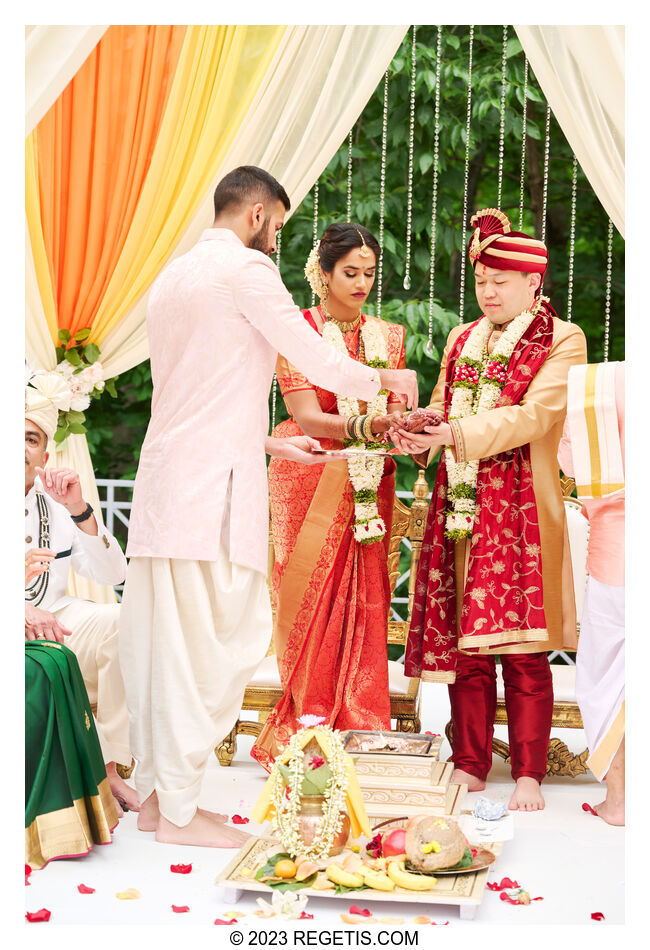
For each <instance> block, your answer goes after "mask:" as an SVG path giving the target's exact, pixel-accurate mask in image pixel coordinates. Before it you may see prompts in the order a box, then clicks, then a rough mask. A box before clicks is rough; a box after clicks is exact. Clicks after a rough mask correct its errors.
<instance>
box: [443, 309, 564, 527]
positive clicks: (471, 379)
mask: <svg viewBox="0 0 650 950" xmlns="http://www.w3.org/2000/svg"><path fill="white" fill-rule="evenodd" d="M547 300H548V297H539V299H538V300H537V301H536V302H535V304H534V305H533V307H532V308H531V309H530V310H524V311H523V313H520V314H519V316H518V317H515V318H514V320H512V321H511V322H510V323H509V324H508V326H507V328H506V329H505V330H504V332H503V334H502V336H501V337H500V338H499V341H498V343H497V344H496V346H495V347H494V349H493V350H492V353H491V354H490V355H489V356H488V352H487V342H488V338H489V336H490V333H491V332H492V330H494V326H493V324H492V323H491V322H490V320H488V318H487V317H485V316H484V317H482V318H481V319H480V320H479V322H478V323H477V324H476V326H475V327H474V329H473V330H472V332H471V333H470V335H469V337H468V338H467V340H466V341H465V345H464V346H463V349H462V352H461V354H460V356H459V357H458V360H457V362H456V367H455V370H454V380H453V383H452V397H451V407H450V410H449V419H450V420H451V419H464V418H466V417H468V416H472V415H476V414H477V413H479V412H488V411H489V410H490V409H494V407H495V406H496V404H497V402H498V400H499V396H500V395H501V390H502V389H503V387H504V386H505V384H506V381H507V378H508V373H507V369H508V364H509V362H510V357H511V356H512V354H513V352H514V350H515V347H516V346H517V343H519V340H520V339H521V338H522V336H523V335H524V333H525V332H526V330H527V329H528V327H529V326H530V324H531V323H532V322H533V320H534V319H535V317H536V316H537V313H538V311H539V308H540V306H541V304H542V302H545V301H547ZM445 464H446V466H447V477H448V480H449V490H448V500H449V501H450V502H451V503H452V504H453V507H452V508H451V510H450V511H448V512H447V520H446V524H445V534H446V536H447V537H448V538H453V540H454V541H459V540H460V539H461V538H468V537H470V536H471V534H472V530H473V528H474V520H475V517H476V483H477V479H478V469H479V464H480V459H474V460H473V461H471V462H456V460H455V459H454V454H453V452H452V450H451V448H450V447H449V446H447V448H446V449H445Z"/></svg>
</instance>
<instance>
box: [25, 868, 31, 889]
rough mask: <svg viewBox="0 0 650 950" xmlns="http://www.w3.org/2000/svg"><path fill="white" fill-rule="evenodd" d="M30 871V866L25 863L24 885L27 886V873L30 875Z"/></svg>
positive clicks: (28, 883)
mask: <svg viewBox="0 0 650 950" xmlns="http://www.w3.org/2000/svg"><path fill="white" fill-rule="evenodd" d="M31 873H32V869H31V868H30V866H29V864H26V865H25V886H26V887H29V886H30V880H29V875H30V874H31Z"/></svg>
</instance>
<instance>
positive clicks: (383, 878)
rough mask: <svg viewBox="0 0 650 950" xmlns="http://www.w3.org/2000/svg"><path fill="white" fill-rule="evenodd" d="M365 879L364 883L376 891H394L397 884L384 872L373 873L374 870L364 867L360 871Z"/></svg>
mask: <svg viewBox="0 0 650 950" xmlns="http://www.w3.org/2000/svg"><path fill="white" fill-rule="evenodd" d="M359 873H360V874H361V876H362V877H363V883H364V884H365V885H366V886H367V887H372V888H373V889H374V890H376V891H394V890H395V882H394V881H391V879H390V878H389V877H388V875H387V874H384V873H383V872H382V871H373V869H372V868H369V867H365V866H364V867H362V868H361V870H360V871H359Z"/></svg>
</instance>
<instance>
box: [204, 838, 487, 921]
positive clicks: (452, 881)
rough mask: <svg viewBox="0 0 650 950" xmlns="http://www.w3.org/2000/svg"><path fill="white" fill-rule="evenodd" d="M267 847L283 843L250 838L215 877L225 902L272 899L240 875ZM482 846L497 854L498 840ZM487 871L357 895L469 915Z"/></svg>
mask: <svg viewBox="0 0 650 950" xmlns="http://www.w3.org/2000/svg"><path fill="white" fill-rule="evenodd" d="M269 849H271V853H273V849H277V850H278V851H281V850H282V845H281V844H280V842H279V841H278V840H277V839H276V838H272V837H264V836H263V837H260V838H253V839H251V840H250V841H247V842H246V844H244V845H242V847H241V849H240V851H239V853H238V854H237V855H236V856H235V857H234V858H233V860H232V861H231V862H230V864H229V865H228V867H227V868H225V870H224V871H222V872H221V874H220V875H219V877H218V878H217V882H216V883H217V884H218V886H219V887H223V888H224V892H225V894H224V900H225V902H226V903H231V904H234V903H236V902H237V901H238V900H239V899H240V898H241V897H242V895H243V894H244V893H252V894H255V895H256V896H257V895H259V896H262V897H265V898H266V899H267V900H270V899H271V897H272V895H273V888H271V887H268V886H267V885H266V884H261V883H260V882H259V881H256V880H255V879H254V878H250V877H241V876H240V873H241V871H242V869H243V868H249V869H250V870H251V871H253V873H254V871H255V869H256V868H257V867H259V865H260V864H261V863H262V862H263V861H264V860H265V859H266V857H267V856H268V854H269ZM485 849H486V850H489V851H492V853H493V854H495V855H497V854H499V853H500V851H501V842H492V843H490V844H489V845H485ZM487 875H488V868H487V867H486V868H483V870H481V871H472V872H471V873H469V874H467V873H466V874H449V875H446V876H441V877H440V878H439V879H438V884H437V885H436V887H434V888H433V889H432V890H430V891H409V890H406V889H405V888H402V887H396V888H395V890H394V891H375V890H371V889H368V890H363V891H359V896H358V899H359V900H360V901H362V903H364V904H365V903H366V902H367V901H381V902H382V903H386V904H428V905H431V904H451V905H454V906H457V907H459V909H460V916H461V918H462V919H472V918H473V917H474V914H475V913H476V908H477V907H478V906H479V904H480V903H481V900H482V899H483V894H484V892H485V882H486V881H487ZM298 893H299V894H306V895H307V896H308V897H319V898H323V899H325V900H333V901H341V900H342V901H344V902H345V903H349V902H350V901H351V900H352V901H354V900H356V899H357V898H356V895H355V892H354V891H348V892H347V893H345V894H334V893H333V892H332V891H315V890H312V888H310V887H305V888H303V889H302V890H300V891H298Z"/></svg>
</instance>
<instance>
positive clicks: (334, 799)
mask: <svg viewBox="0 0 650 950" xmlns="http://www.w3.org/2000/svg"><path fill="white" fill-rule="evenodd" d="M318 722H319V725H318V731H319V732H322V733H324V734H326V735H327V736H328V738H329V741H330V749H331V752H330V754H329V756H328V760H327V763H325V761H324V760H319V761H320V762H321V763H322V764H319V765H318V766H317V767H316V768H314V769H312V774H310V773H309V772H305V769H304V758H305V753H304V751H303V749H302V748H301V747H300V742H301V736H302V730H301V731H299V732H297V733H295V734H294V735H293V736H292V737H291V739H290V740H289V745H288V750H289V753H290V755H289V759H288V761H287V762H286V763H285V764H283V765H280V764H279V763H278V762H276V763H275V764H274V765H273V768H272V770H271V777H272V779H273V791H272V801H273V806H274V809H275V811H274V814H273V816H272V818H271V824H272V826H273V830H274V831H275V832H276V833H277V834H278V836H279V838H280V840H281V841H282V844H283V845H284V847H285V849H286V851H287V852H288V853H289V854H291V855H296V854H301V855H305V856H306V857H308V858H312V859H318V858H323V857H326V856H327V855H328V854H329V852H330V851H331V849H332V846H333V843H334V839H335V837H336V835H337V834H338V832H339V831H340V829H341V827H342V824H343V810H344V807H345V795H346V790H347V786H348V777H347V768H346V764H345V757H344V749H343V742H342V740H341V737H340V734H339V733H338V732H336V731H335V730H332V729H330V728H329V727H328V726H323V725H320V723H321V722H322V720H320V719H319V720H318ZM316 771H318V772H321V778H322V779H324V783H323V790H322V794H323V817H322V820H321V823H320V827H319V829H318V833H317V834H316V836H315V837H314V840H313V841H312V842H311V844H310V845H306V844H305V843H304V841H303V840H302V838H301V837H300V834H299V830H298V829H299V822H298V817H299V815H300V805H301V800H302V796H303V794H308V793H309V789H307V791H306V792H305V791H304V787H303V786H304V784H305V782H307V783H311V782H312V781H313V780H314V779H316V776H315V774H314V773H315V772H316ZM285 789H286V790H287V791H288V793H289V794H288V797H287V796H286V795H285Z"/></svg>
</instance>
